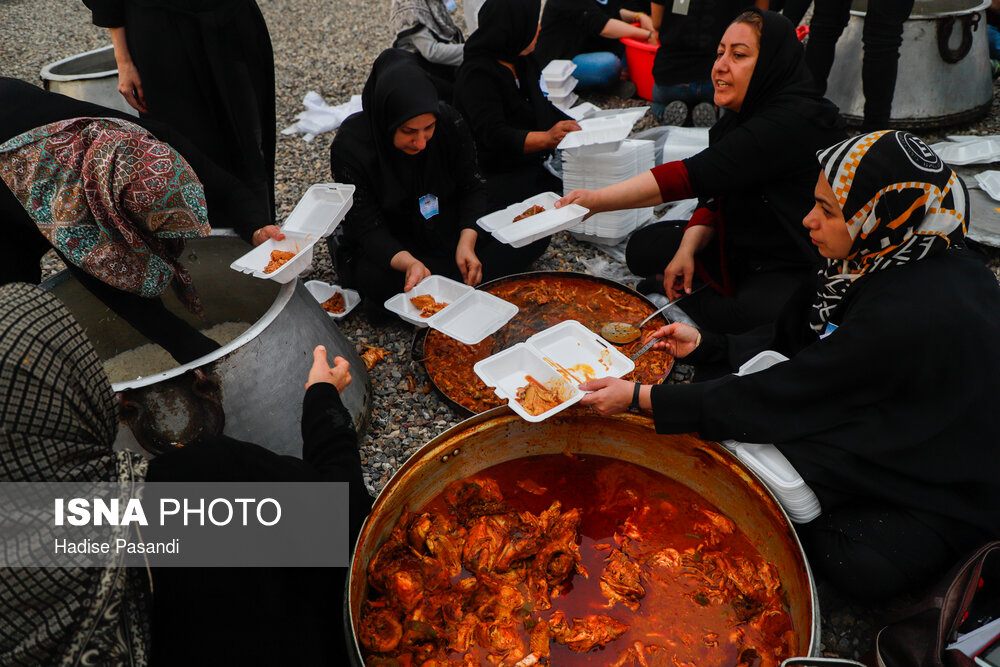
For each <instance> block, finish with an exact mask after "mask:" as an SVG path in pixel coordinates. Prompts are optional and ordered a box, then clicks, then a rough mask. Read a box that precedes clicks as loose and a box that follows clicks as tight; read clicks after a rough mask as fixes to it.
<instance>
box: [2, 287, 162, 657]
mask: <svg viewBox="0 0 1000 667" xmlns="http://www.w3.org/2000/svg"><path fill="white" fill-rule="evenodd" d="M117 431H118V419H117V408H116V403H115V395H114V392H113V391H112V389H111V383H110V382H109V381H108V376H107V375H106V374H105V372H104V367H103V366H102V365H101V362H100V360H99V359H98V357H97V353H96V352H95V351H94V348H93V346H92V345H91V344H90V341H89V340H88V339H87V337H86V335H84V333H83V329H82V328H80V325H79V324H77V322H76V320H74V319H73V316H72V315H70V313H69V311H68V310H66V308H65V306H63V305H62V304H61V303H60V302H59V301H58V300H57V299H56V298H55V297H54V296H52V295H51V294H49V293H48V292H46V291H44V290H42V289H40V288H38V287H35V286H33V285H26V284H23V283H13V284H10V285H6V286H4V287H0V483H6V482H124V483H126V484H125V486H124V487H123V488H129V486H130V484H131V483H135V482H139V481H141V480H142V479H143V478H144V477H145V473H146V462H145V461H143V460H142V458H141V457H138V456H136V455H133V454H131V453H129V452H115V451H113V448H112V445H113V442H114V440H115V435H116V433H117ZM5 510H6V511H5V512H3V514H2V515H0V535H2V536H3V540H2V548H3V549H4V550H5V553H6V554H8V555H10V554H18V553H22V552H24V551H25V550H28V551H30V552H32V553H34V552H36V551H37V549H38V548H39V541H38V539H37V538H38V519H37V517H35V516H33V515H32V516H25V515H24V513H23V512H18V511H16V510H15V509H13V508H11V507H7V508H5ZM50 544H51V543H50V542H47V543H46V544H45V547H44V549H45V550H48V549H50V548H51V547H50V546H49V545H50ZM121 558H122V557H121V556H115V555H114V554H112V555H110V556H109V562H108V563H107V565H106V567H103V568H69V567H58V568H57V567H46V568H42V567H31V568H27V567H25V568H4V569H0V627H3V631H2V632H0V664H2V665H8V664H19V665H20V664H24V665H28V664H34V665H74V666H75V665H83V664H95V665H96V664H101V665H104V664H124V665H136V664H145V662H146V660H147V658H148V656H147V655H146V646H147V643H148V641H149V636H148V632H149V627H148V621H147V620H146V619H147V618H148V614H149V610H148V609H142V608H141V607H142V606H143V605H145V604H146V600H145V598H144V597H143V595H142V594H141V589H137V588H136V587H135V583H136V582H135V580H134V577H135V575H136V574H139V572H141V571H138V570H134V569H133V570H129V569H127V568H124V567H120V566H119V565H120V561H121ZM130 572H132V573H134V574H131V575H130V574H129V573H130ZM140 576H141V575H140Z"/></svg>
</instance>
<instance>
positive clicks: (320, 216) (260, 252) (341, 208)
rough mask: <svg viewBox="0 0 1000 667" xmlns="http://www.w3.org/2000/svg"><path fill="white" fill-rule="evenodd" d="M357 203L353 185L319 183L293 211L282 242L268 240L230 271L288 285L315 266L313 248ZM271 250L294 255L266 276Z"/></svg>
mask: <svg viewBox="0 0 1000 667" xmlns="http://www.w3.org/2000/svg"><path fill="white" fill-rule="evenodd" d="M353 203H354V186H353V185H350V184H344V183H318V184H316V185H312V186H310V187H309V189H308V190H306V192H305V194H304V195H302V198H301V199H299V202H298V204H296V205H295V208H294V209H293V210H292V212H291V214H290V215H289V216H288V218H286V219H285V224H283V225H282V226H281V231H282V233H283V234H284V235H285V238H284V239H283V240H281V241H277V240H275V239H268V240H266V241H264V242H263V243H261V244H260V245H259V246H257V247H256V248H254V249H253V250H251V251H250V252H248V253H246V254H245V255H243V256H242V257H239V258H238V259H236V260H235V261H234V262H233V263H232V264H230V265H229V268H231V269H233V270H234V271H240V272H241V273H249V274H252V275H253V276H254V277H255V278H262V279H266V280H274V281H276V282H279V283H287V282H291V281H292V280H294V279H295V278H296V277H297V276H298V275H299V274H301V273H302V272H303V271H305V270H306V269H308V268H309V267H310V266H312V256H313V246H314V245H316V242H317V241H319V240H320V239H321V238H323V237H325V236H329V235H330V234H331V233H333V230H334V229H336V228H337V225H339V224H340V222H341V220H343V219H344V216H345V215H347V212H348V211H349V210H351V205H352V204H353ZM272 250H284V251H286V252H294V253H295V257H293V258H292V259H290V260H288V261H287V262H285V263H284V264H282V265H281V266H280V267H278V268H277V269H276V270H275V271H273V272H271V273H264V269H265V267H267V264H268V262H269V261H270V260H271V251H272Z"/></svg>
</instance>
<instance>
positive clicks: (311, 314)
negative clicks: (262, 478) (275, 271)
mask: <svg viewBox="0 0 1000 667" xmlns="http://www.w3.org/2000/svg"><path fill="white" fill-rule="evenodd" d="M246 250H247V246H246V244H245V243H244V242H243V241H241V240H240V239H238V238H235V237H226V236H212V237H209V238H204V239H194V240H190V241H188V242H187V244H186V247H185V251H184V256H183V257H182V259H181V261H182V262H183V263H184V266H185V267H186V268H187V269H188V270H189V271H190V272H191V276H192V278H193V280H194V285H195V287H196V288H197V290H198V293H199V295H200V296H201V299H202V303H203V305H204V310H205V315H204V319H203V320H198V319H196V318H194V317H192V316H191V315H190V314H189V313H187V311H185V310H184V308H183V307H182V306H181V305H180V303H179V302H178V300H177V299H176V297H175V296H174V295H173V293H172V290H168V292H166V293H165V295H164V303H166V305H167V307H168V308H170V310H172V311H173V312H174V313H176V314H178V315H180V316H181V317H183V318H184V319H186V320H187V321H188V322H190V323H191V324H193V325H194V326H195V327H196V328H198V329H207V328H209V327H212V326H213V325H216V324H220V323H223V322H250V323H252V325H251V326H250V328H249V329H248V330H247V331H245V332H244V333H243V334H242V335H240V336H238V337H237V338H236V339H234V340H233V341H231V342H230V343H228V344H227V345H224V346H223V347H221V348H220V349H218V350H216V351H215V352H213V353H212V354H209V355H206V356H204V357H201V358H200V359H196V360H195V361H193V362H191V363H189V364H185V365H183V366H177V367H176V368H172V369H170V370H168V371H164V372H162V373H157V374H156V375H150V376H148V377H144V378H139V379H135V380H130V381H127V382H116V383H115V384H114V385H112V386H113V388H114V390H115V391H116V392H120V393H119V396H120V402H121V405H122V416H123V419H124V420H125V422H126V424H127V425H129V426H130V427H131V431H132V433H133V434H134V436H135V439H136V440H137V441H138V444H139V445H141V446H142V447H143V448H144V449H146V450H147V451H150V452H152V453H159V452H161V451H163V450H164V449H167V448H169V447H171V446H173V445H174V443H190V442H192V441H194V440H196V439H197V438H198V437H199V436H200V435H201V434H202V433H204V432H206V431H207V432H209V433H211V432H213V431H217V430H219V429H221V430H222V432H223V433H225V434H226V435H229V436H231V437H233V438H236V439H239V440H245V441H249V442H254V443H257V444H259V445H261V446H262V447H266V448H267V449H270V450H272V451H274V452H277V453H279V454H291V455H294V456H301V454H302V434H301V430H300V428H299V423H300V422H301V418H302V398H303V385H304V384H305V379H306V377H307V375H308V372H309V368H310V367H311V366H312V351H313V348H314V347H315V346H316V345H319V344H323V345H324V346H326V348H327V353H328V356H329V358H330V359H331V360H332V359H333V357H334V356H336V355H340V356H342V357H344V358H345V359H347V360H348V361H349V362H350V363H351V376H352V378H353V381H352V382H351V384H350V386H348V387H347V389H346V390H345V391H344V393H343V395H342V397H343V400H344V404H345V405H346V406H347V409H348V410H349V411H350V413H351V416H352V417H353V418H354V425H355V428H357V430H358V432H359V433H363V432H364V431H365V430H366V429H367V427H368V420H369V417H370V414H371V406H372V386H371V380H370V379H369V378H368V373H367V371H366V370H365V366H364V364H363V363H362V362H361V359H360V358H359V356H358V354H357V352H356V351H355V349H354V346H353V345H352V344H351V343H350V341H348V340H347V339H346V338H345V337H344V335H343V334H342V333H341V332H340V330H339V329H338V328H337V325H336V324H334V322H333V320H332V319H331V318H330V317H329V316H328V315H327V314H326V312H325V311H324V310H323V309H322V308H321V307H320V305H319V303H317V301H316V300H315V299H314V298H313V297H312V295H311V294H309V292H308V291H307V290H306V289H305V287H304V286H303V285H302V282H301V281H300V280H297V279H296V280H293V281H291V282H289V283H285V284H284V285H279V284H278V283H275V282H273V281H270V280H258V279H256V278H251V277H249V276H246V275H244V274H241V273H238V272H236V271H233V270H231V269H230V268H229V265H230V263H232V261H233V260H234V259H236V258H237V257H239V256H240V255H242V254H244V253H245V252H246ZM42 287H43V288H44V289H47V290H50V291H51V292H52V293H53V294H55V295H56V296H57V297H58V298H59V299H60V300H61V301H62V302H63V303H64V304H66V307H67V308H69V310H70V312H72V313H73V315H74V316H75V317H76V319H77V321H79V322H80V324H81V325H82V326H83V329H84V331H86V333H87V335H88V337H89V338H90V340H91V341H92V342H93V344H94V347H95V348H96V349H97V354H98V356H99V357H100V358H101V359H102V360H107V359H110V358H112V357H114V356H116V355H118V354H120V353H121V352H124V351H126V350H131V349H134V348H136V347H139V346H140V345H144V344H146V343H148V342H149V341H148V340H147V339H146V338H145V337H143V336H142V335H141V334H139V333H138V332H137V331H136V330H135V329H133V328H132V327H131V326H130V325H128V324H127V323H126V322H125V321H123V320H122V319H120V318H119V317H118V316H117V315H116V314H115V313H114V311H112V310H110V309H109V308H108V307H107V306H105V305H104V304H103V303H102V302H100V301H98V300H97V298H95V297H94V296H93V295H91V294H90V293H89V292H88V291H87V290H86V289H84V288H83V286H82V285H80V283H79V282H77V281H76V280H75V279H73V277H72V275H71V274H70V273H69V272H68V271H63V272H62V273H60V274H58V275H56V276H54V277H52V278H50V279H49V280H46V281H45V282H44V283H42ZM121 431H122V433H126V430H125V429H122V430H121Z"/></svg>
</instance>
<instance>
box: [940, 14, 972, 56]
mask: <svg viewBox="0 0 1000 667" xmlns="http://www.w3.org/2000/svg"><path fill="white" fill-rule="evenodd" d="M956 19H959V20H961V21H962V42H961V43H960V44H959V45H958V48H957V49H953V48H951V47H950V46H948V42H949V41H950V40H951V31H952V29H953V28H954V27H955V20H956ZM979 20H980V16H979V14H978V13H975V14H963V15H962V16H958V17H956V16H943V17H941V18H939V19H938V20H937V43H938V53H939V54H940V55H941V59H942V60H943V61H945V62H946V63H948V64H949V65H954V64H955V63H957V62H958V61H960V60H961V59H962V58H964V57H965V56H967V55H969V51H970V50H971V49H972V31H974V30H979Z"/></svg>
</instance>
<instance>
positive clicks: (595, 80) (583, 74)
mask: <svg viewBox="0 0 1000 667" xmlns="http://www.w3.org/2000/svg"><path fill="white" fill-rule="evenodd" d="M573 62H574V63H575V64H576V71H574V72H573V76H575V77H576V80H577V81H578V82H579V83H577V86H578V87H580V88H588V87H594V86H598V87H604V86H610V85H611V84H613V83H615V82H616V81H618V78H619V76H620V75H621V73H622V61H621V58H619V57H618V56H616V55H615V54H613V53H610V52H608V51H599V52H597V53H581V54H580V55H578V56H576V57H575V58H573Z"/></svg>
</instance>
